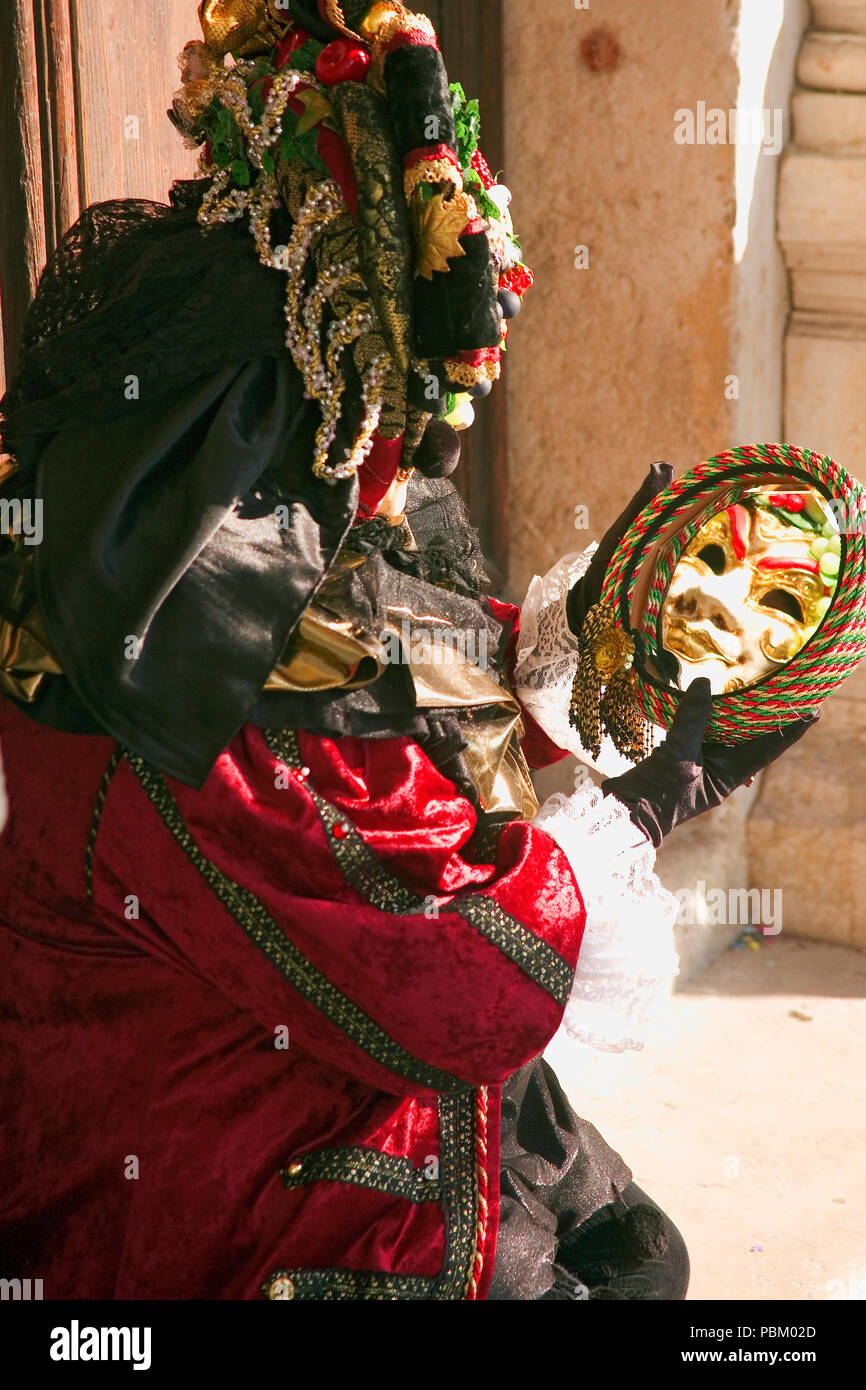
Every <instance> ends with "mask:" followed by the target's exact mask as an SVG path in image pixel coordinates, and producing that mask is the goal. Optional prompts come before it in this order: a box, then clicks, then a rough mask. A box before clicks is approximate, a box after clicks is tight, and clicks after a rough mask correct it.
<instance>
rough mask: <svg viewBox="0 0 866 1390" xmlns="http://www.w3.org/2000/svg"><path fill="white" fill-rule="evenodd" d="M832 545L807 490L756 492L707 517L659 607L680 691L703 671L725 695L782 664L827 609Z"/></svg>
mask: <svg viewBox="0 0 866 1390" xmlns="http://www.w3.org/2000/svg"><path fill="white" fill-rule="evenodd" d="M784 502H786V503H787V506H786V505H783V503H784ZM840 549H841V545H840V538H839V535H838V531H837V529H836V527H835V523H834V522H833V520H832V516H831V513H830V511H829V509H828V508H826V507H825V506H824V505H823V504H822V502H821V501H820V499H819V497H818V495H817V494H816V493H814V492H812V491H810V490H809V489H802V488H801V489H797V490H796V491H794V490H790V489H789V490H788V491H787V492H781V491H780V490H777V489H776V488H761V489H756V491H755V493H754V494H752V495H751V496H749V497H747V498H745V499H744V500H743V501H742V502H739V503H736V504H735V505H733V506H731V507H728V508H726V509H725V511H723V512H719V513H718V515H717V516H714V517H712V518H711V519H710V520H709V521H708V522H706V523H705V524H704V526H702V527H701V529H700V531H699V532H698V533H697V535H696V536H695V537H694V539H693V540H692V541H691V542H690V544H689V545H688V546H687V547H686V549H685V550H684V551H683V554H682V556H681V558H680V560H679V563H678V564H677V566H676V569H675V570H674V573H673V576H672V578H671V582H670V586H669V589H668V592H667V595H666V597H665V600H664V604H663V607H662V621H661V630H662V631H661V635H662V645H663V646H664V648H665V649H666V650H667V651H668V652H671V653H673V655H674V657H675V658H676V660H677V663H678V667H679V676H678V680H677V684H678V686H679V688H680V689H681V690H685V689H686V688H687V687H688V686H689V685H690V684H691V682H692V681H693V680H696V679H697V678H698V677H700V676H706V677H707V678H708V679H709V682H710V685H711V687H712V691H713V694H714V695H721V694H727V693H729V692H731V691H734V690H741V689H743V687H744V686H748V685H752V684H753V683H754V682H755V681H758V680H761V679H762V678H763V677H765V676H767V675H769V674H770V673H771V672H772V671H775V670H777V669H778V668H779V667H780V666H782V665H784V663H785V662H787V661H790V660H791V658H792V657H793V656H795V655H796V654H797V652H798V651H799V650H800V649H801V647H803V646H805V644H806V642H808V640H809V638H810V637H811V636H812V633H813V632H814V631H815V629H816V627H817V626H818V624H819V623H820V622H821V620H822V618H823V616H824V614H825V612H826V611H827V608H828V607H829V605H830V600H831V598H832V595H833V592H834V590H835V588H836V583H837V580H838V567H839V553H840ZM825 557H826V558H825Z"/></svg>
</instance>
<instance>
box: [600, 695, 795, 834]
mask: <svg viewBox="0 0 866 1390" xmlns="http://www.w3.org/2000/svg"><path fill="white" fill-rule="evenodd" d="M711 705H712V694H711V690H710V683H709V681H708V680H706V679H705V678H703V677H702V678H701V679H700V680H696V681H693V682H692V684H691V685H690V686H689V688H688V690H687V691H686V692H685V694H684V695H683V698H682V700H681V701H680V706H679V709H678V710H677V712H676V715H675V717H674V720H673V723H672V724H671V727H670V729H669V731H668V735H667V738H666V739H665V741H664V743H662V744H661V745H660V746H659V747H658V748H656V749H655V751H654V752H653V753H651V754H650V756H649V757H648V758H646V759H645V760H644V761H643V762H640V763H638V764H637V766H636V767H633V768H631V769H630V770H629V771H628V772H624V773H622V774H621V775H620V776H619V777H610V778H608V779H607V781H605V782H602V784H601V789H602V792H603V793H604V795H605V796H615V797H616V798H617V800H618V801H621V802H622V803H623V805H624V806H627V807H628V809H629V813H630V815H631V818H632V820H633V821H634V823H635V825H637V826H639V827H640V829H641V830H643V831H644V832H645V834H646V835H648V836H649V838H650V840H651V841H652V843H653V844H654V845H655V847H656V849H658V847H659V845H660V844H661V842H662V840H663V839H664V838H665V836H666V835H669V834H670V832H671V831H672V830H673V828H674V826H676V825H680V824H682V822H683V821H687V820H691V819H692V817H693V816H699V815H700V814H701V812H702V811H709V810H712V808H713V807H714V806H720V805H721V803H722V802H723V801H724V800H725V798H726V797H728V796H730V794H731V792H732V791H734V790H735V789H736V788H737V787H741V786H743V785H744V784H745V783H746V782H748V781H750V780H751V779H752V778H753V777H754V776H756V774H757V773H759V772H761V771H762V770H763V769H764V768H765V767H768V766H769V765H770V763H772V762H775V760H776V758H778V757H779V756H780V755H781V754H782V753H784V752H785V749H786V748H792V747H793V745H794V744H795V743H797V742H798V741H799V740H800V739H801V738H802V737H803V735H804V734H805V732H806V730H807V729H808V728H810V727H811V725H812V724H814V723H815V722H816V720H817V719H818V715H817V714H815V715H814V716H812V718H810V719H801V720H797V722H796V723H794V724H789V725H788V726H787V728H785V729H782V730H781V731H780V732H779V733H772V734H765V735H764V736H763V737H761V738H756V739H751V740H749V741H748V742H747V743H738V744H735V745H734V747H732V748H728V747H726V746H725V745H724V744H720V743H704V742H703V738H704V731H705V729H706V726H707V720H708V719H709V717H710V708H711Z"/></svg>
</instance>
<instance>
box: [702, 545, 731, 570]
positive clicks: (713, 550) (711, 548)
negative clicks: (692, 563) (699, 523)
mask: <svg viewBox="0 0 866 1390" xmlns="http://www.w3.org/2000/svg"><path fill="white" fill-rule="evenodd" d="M698 559H699V560H703V562H704V564H705V565H707V566H709V568H710V569H711V570H712V571H713V574H724V572H725V552H724V550H723V549H722V547H721V546H720V545H705V546H704V547H703V548H702V549H701V550H699V551H698Z"/></svg>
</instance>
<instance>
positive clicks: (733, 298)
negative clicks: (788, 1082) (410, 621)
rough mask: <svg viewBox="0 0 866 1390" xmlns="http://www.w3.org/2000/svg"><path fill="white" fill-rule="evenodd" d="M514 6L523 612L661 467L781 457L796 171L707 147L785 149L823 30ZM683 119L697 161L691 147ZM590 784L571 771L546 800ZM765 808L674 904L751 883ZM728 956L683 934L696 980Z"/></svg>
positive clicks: (678, 9) (518, 584)
mask: <svg viewBox="0 0 866 1390" xmlns="http://www.w3.org/2000/svg"><path fill="white" fill-rule="evenodd" d="M504 4H505V13H506V34H507V40H506V62H505V67H506V120H507V128H506V149H507V168H506V171H505V176H506V179H507V182H508V183H509V184H510V186H511V187H512V188H513V189H514V193H515V196H514V213H515V220H516V222H517V225H518V229H519V231H520V234H521V237H522V240H523V245H524V249H525V254H526V258H527V261H528V262H529V264H530V265H531V266H532V267H533V269H534V270H535V272H536V276H537V283H536V286H535V288H534V289H533V291H532V294H531V295H530V296H529V298H528V299H527V302H526V306H525V309H524V311H523V313H522V315H521V317H520V320H519V322H518V323H517V324H515V326H514V332H513V335H512V338H511V345H510V346H509V350H508V354H507V358H506V364H505V381H506V388H505V389H506V390H507V391H508V398H509V430H510V476H511V481H510V498H509V506H510V515H511V518H512V548H511V549H512V553H511V570H510V589H511V594H512V596H513V597H514V598H515V599H516V600H517V601H519V600H520V598H521V597H522V595H523V593H524V592H525V589H526V585H527V583H528V581H529V579H530V578H531V577H532V575H533V574H534V573H543V572H544V570H545V569H546V568H547V567H549V566H550V565H551V564H552V563H553V562H554V561H555V560H556V559H558V558H559V556H560V555H562V554H563V553H565V552H567V551H570V550H575V549H580V548H583V546H584V545H585V544H587V543H588V542H589V541H590V540H594V539H598V538H599V537H600V536H601V535H602V533H603V532H604V531H605V529H606V528H607V526H608V525H609V524H610V523H611V522H612V521H613V520H614V518H615V517H616V515H617V514H618V512H619V511H620V510H621V509H622V507H623V506H624V505H625V503H626V502H627V500H628V498H629V497H630V496H631V494H632V493H633V492H634V491H635V489H636V488H637V487H638V485H639V483H640V482H641V480H642V478H643V476H644V475H645V472H646V470H647V467H648V465H649V464H650V463H651V462H652V461H653V460H654V459H662V458H666V459H668V460H669V461H670V462H671V463H673V464H674V466H675V468H676V470H677V472H682V471H684V470H685V469H687V468H689V467H692V466H693V465H694V464H696V463H698V462H699V461H700V460H701V459H703V458H706V457H707V456H709V455H711V454H713V453H715V452H717V451H719V450H721V449H725V448H728V447H730V446H731V445H733V444H737V443H755V442H759V441H760V440H773V439H778V438H780V437H781V435H782V403H783V339H784V331H785V324H786V320H787V316H788V308H789V305H788V297H787V295H788V290H787V274H786V270H785V265H784V262H783V261H782V258H781V255H780V252H779V247H778V243H777V239H776V235H775V201H776V179H777V173H778V168H779V158H778V156H777V155H773V154H770V155H765V154H764V153H763V151H762V149H760V148H758V149H754V148H753V149H751V150H750V149H749V148H748V147H746V148H742V147H741V146H740V145H737V144H736V143H734V142H732V141H730V140H728V141H726V142H725V143H715V144H714V143H709V142H708V141H706V142H700V141H699V139H698V138H697V137H698V134H699V129H700V120H699V112H700V106H699V104H700V103H704V111H705V112H706V110H708V109H711V108H717V109H720V110H723V111H724V112H726V113H727V112H728V111H730V110H737V109H738V105H739V107H740V109H741V111H742V113H743V114H744V115H747V114H748V111H747V109H746V108H754V107H757V108H762V107H767V108H770V109H778V110H780V111H781V112H782V129H781V135H782V138H783V139H786V138H787V125H788V98H789V93H790V91H791V86H792V82H793V70H794V64H795V61H796V57H797V51H798V49H799V46H800V40H801V35H802V32H803V28H804V27H805V22H806V13H805V6H804V3H803V0H787V3H786V0H732V2H731V3H725V0H678V2H677V4H676V5H646V4H644V3H639V0H589V8H586V7H585V6H581V5H580V4H574V3H572V0H536V3H534V4H533V6H532V9H531V16H530V15H529V14H528V12H527V6H526V5H525V4H523V3H518V0H504ZM740 36H742V40H743V50H742V51H741V52H740V53H739V54H738V42H739V39H740ZM683 110H690V111H692V112H693V113H695V121H696V125H695V132H696V139H695V143H692V144H688V143H677V141H676V140H675V138H674V136H675V129H676V127H677V124H678V122H677V115H676V113H678V112H681V111H683ZM580 247H585V248H586V253H585V254H584V253H580V252H579V251H577V248H580ZM587 256H588V267H587V268H582V269H581V268H577V267H576V265H575V261H576V260H577V262H578V264H579V265H580V264H582V263H584V262H585V261H586V259H587ZM576 506H584V507H586V508H587V509H588V518H589V525H588V529H586V530H577V529H575V512H574V509H575V507H576ZM573 775H574V766H573V761H572V760H571V759H569V760H568V761H567V762H566V763H565V764H560V765H559V766H558V767H557V768H556V769H552V770H551V771H550V772H548V773H545V774H542V775H541V776H540V777H539V782H538V785H539V790H540V791H541V792H542V794H545V793H547V792H549V791H551V790H554V789H563V788H564V789H568V788H569V787H570V786H571V784H572V779H573ZM755 790H756V789H752V790H751V791H743V792H741V793H739V794H738V795H737V796H736V797H735V798H733V799H732V801H731V803H730V804H729V805H728V806H726V807H725V808H724V809H723V810H722V811H721V812H719V813H717V814H715V815H713V816H708V817H705V818H703V819H702V820H701V821H698V822H695V823H694V824H693V825H690V826H686V827H684V828H683V829H682V830H680V831H678V832H677V834H676V835H675V836H672V837H671V840H670V841H669V842H668V844H667V845H666V846H665V848H664V849H663V851H662V853H661V855H660V856H659V867H660V872H661V874H662V877H663V879H664V880H665V882H666V884H667V886H668V887H669V888H671V889H677V888H680V887H692V886H694V885H695V884H696V883H697V882H699V881H704V882H705V883H706V884H707V885H714V886H718V887H728V886H734V887H740V886H745V885H746V884H747V883H749V881H750V878H749V868H748V861H747V843H746V818H747V815H748V812H749V808H750V806H751V804H752V802H753V800H754V795H755ZM732 934H735V933H734V932H732V930H731V929H730V928H728V927H712V926H698V925H695V926H692V927H685V928H683V929H682V932H681V940H680V943H679V945H680V953H681V959H682V969H683V975H684V976H686V975H688V974H689V973H692V972H693V971H694V970H695V969H697V968H699V967H700V966H701V965H702V964H704V963H705V962H706V960H707V959H709V958H710V957H711V956H712V955H713V954H714V953H715V952H716V951H718V950H719V949H721V948H722V947H723V946H724V945H725V944H726V943H727V942H728V941H729V940H730V939H731V936H732Z"/></svg>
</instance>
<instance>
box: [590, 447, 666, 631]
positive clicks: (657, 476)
mask: <svg viewBox="0 0 866 1390" xmlns="http://www.w3.org/2000/svg"><path fill="white" fill-rule="evenodd" d="M673 476H674V470H673V468H672V467H671V465H670V464H669V463H653V464H651V465H650V471H649V473H648V474H647V476H646V478H645V479H644V481H643V483H642V484H641V487H640V489H639V491H638V492H636V493H635V495H634V497H633V498H632V499H631V501H630V502H629V504H628V506H627V507H626V509H625V511H624V512H623V513H622V515H621V516H619V517H617V519H616V521H615V522H614V523H613V525H612V526H611V528H610V530H609V531H606V532H605V534H604V536H603V537H602V539H601V540H600V541H599V545H598V550H597V551H596V552H595V554H594V555H593V557H592V561H591V563H590V566H589V569H588V570H587V571H586V574H585V575H584V576H583V578H582V579H579V580H578V581H577V583H576V584H575V586H574V588H573V589H572V590H571V592H570V593H569V595H568V600H567V603H566V613H567V614H568V626H569V627H570V628H571V630H572V632H573V633H574V635H575V637H578V636H579V635H580V629H581V628H582V626H583V620H584V618H585V617H586V615H587V613H588V612H589V610H590V608H592V606H593V604H594V603H598V601H599V599H600V598H601V589H602V585H603V584H604V576H605V574H606V573H607V567H608V565H609V564H610V562H611V560H612V559H613V555H614V551H615V550H616V548H617V546H618V545H619V543H620V541H621V540H622V538H623V536H624V535H625V533H626V531H627V530H628V528H629V527H630V526H631V524H632V522H633V521H634V520H635V518H636V517H638V516H639V515H640V513H641V512H642V511H643V509H644V507H645V506H646V505H647V504H648V503H649V502H651V501H652V500H653V498H654V497H655V496H656V494H657V493H659V492H661V491H662V489H663V488H666V487H667V486H668V484H669V483H670V481H671V478H672V477H673Z"/></svg>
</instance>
